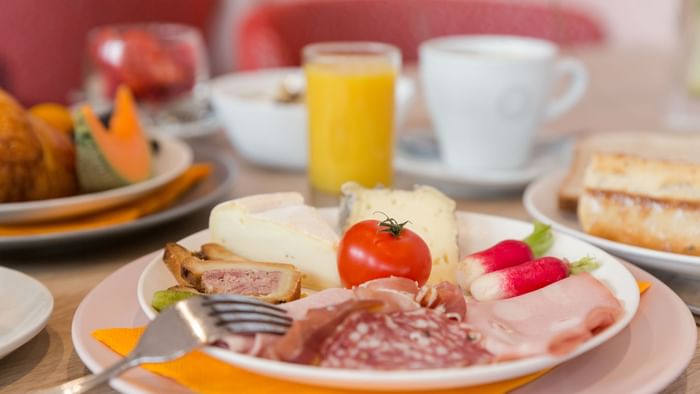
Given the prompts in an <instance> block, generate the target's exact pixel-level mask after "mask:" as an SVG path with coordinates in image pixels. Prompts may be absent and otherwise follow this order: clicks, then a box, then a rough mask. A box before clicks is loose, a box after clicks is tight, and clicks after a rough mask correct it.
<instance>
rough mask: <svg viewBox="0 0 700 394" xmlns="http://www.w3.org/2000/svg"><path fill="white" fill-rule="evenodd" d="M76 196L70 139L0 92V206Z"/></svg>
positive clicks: (73, 156) (76, 185)
mask: <svg viewBox="0 0 700 394" xmlns="http://www.w3.org/2000/svg"><path fill="white" fill-rule="evenodd" d="M77 192H78V181H77V177H76V173H75V151H74V149H73V144H72V143H71V141H70V139H69V138H68V137H67V136H66V135H65V134H64V133H62V132H60V131H58V130H55V129H54V128H52V127H51V126H49V125H48V124H46V123H45V122H44V121H42V120H41V119H39V118H37V117H35V116H33V115H31V114H30V113H29V112H27V111H25V110H24V108H22V106H20V105H19V103H17V101H15V99H14V98H12V96H10V95H9V94H8V93H7V92H5V91H3V90H2V89H0V203H3V202H17V201H29V200H42V199H47V198H56V197H64V196H69V195H72V194H76V193H77Z"/></svg>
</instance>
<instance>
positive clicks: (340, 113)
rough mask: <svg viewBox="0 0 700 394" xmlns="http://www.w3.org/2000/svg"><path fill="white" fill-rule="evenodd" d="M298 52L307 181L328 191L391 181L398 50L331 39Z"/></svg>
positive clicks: (319, 188) (390, 182) (372, 43)
mask: <svg viewBox="0 0 700 394" xmlns="http://www.w3.org/2000/svg"><path fill="white" fill-rule="evenodd" d="M303 57H304V73H305V75H306V108H307V113H308V128H309V130H308V131H309V165H308V168H309V169H308V171H309V179H310V182H311V185H312V186H313V187H314V188H316V189H318V190H320V191H323V192H326V193H331V194H338V193H339V192H340V186H341V185H342V184H343V183H344V182H347V181H355V182H357V183H359V184H361V185H363V186H366V187H374V186H379V185H383V186H391V184H392V180H393V169H392V160H393V146H394V86H395V82H396V78H397V75H398V73H399V70H400V68H401V52H400V51H399V49H398V48H396V47H394V46H391V45H387V44H382V43H375V42H337V43H332V42H331V43H319V44H311V45H307V46H306V47H304V49H303Z"/></svg>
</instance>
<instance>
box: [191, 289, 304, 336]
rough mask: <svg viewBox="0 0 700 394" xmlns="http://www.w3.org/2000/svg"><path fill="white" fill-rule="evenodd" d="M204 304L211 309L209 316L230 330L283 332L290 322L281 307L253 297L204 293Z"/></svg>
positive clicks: (234, 331)
mask: <svg viewBox="0 0 700 394" xmlns="http://www.w3.org/2000/svg"><path fill="white" fill-rule="evenodd" d="M202 305H203V306H208V307H209V308H211V310H212V312H211V313H210V315H211V316H214V317H216V318H217V319H218V321H217V325H219V326H226V328H228V329H229V330H230V331H231V332H233V333H237V334H245V333H270V334H278V335H282V334H284V333H286V332H287V328H288V327H289V326H290V325H291V324H292V318H290V317H289V316H287V314H286V311H285V310H284V309H282V308H279V307H276V306H274V305H271V304H268V303H265V302H263V301H260V300H257V299H255V298H250V297H246V296H241V295H224V294H217V295H211V296H206V297H205V300H204V301H203V302H202Z"/></svg>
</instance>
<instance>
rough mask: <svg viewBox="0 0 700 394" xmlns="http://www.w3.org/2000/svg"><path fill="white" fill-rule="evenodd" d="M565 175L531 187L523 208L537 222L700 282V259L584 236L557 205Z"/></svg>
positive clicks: (573, 217) (558, 174)
mask: <svg viewBox="0 0 700 394" xmlns="http://www.w3.org/2000/svg"><path fill="white" fill-rule="evenodd" d="M565 175H566V173H565V171H556V172H553V173H550V174H548V175H545V176H543V177H542V178H540V179H538V180H537V181H535V182H533V183H532V184H530V185H529V186H528V187H527V189H526V190H525V194H524V196H523V204H524V205H525V209H526V210H527V212H528V213H529V214H530V215H531V216H532V217H533V218H535V219H537V220H539V221H541V222H543V223H546V224H549V225H551V226H552V227H553V228H554V229H555V230H557V231H560V232H562V233H565V234H568V235H571V236H574V237H577V238H579V239H582V240H584V241H586V242H590V243H591V244H593V245H596V246H598V247H601V248H603V249H605V250H607V251H608V252H610V253H612V254H614V255H617V256H620V257H622V258H624V259H627V260H629V261H631V262H633V263H636V264H639V265H641V266H644V267H647V268H653V269H658V270H662V271H668V272H673V273H677V274H681V275H684V276H686V277H687V276H691V277H694V278H700V257H697V256H690V255H684V254H678V253H671V252H664V251H660V250H654V249H648V248H643V247H640V246H634V245H628V244H623V243H620V242H615V241H611V240H608V239H605V238H600V237H596V236H593V235H590V234H586V233H585V232H583V230H582V229H581V227H580V226H579V223H578V219H577V218H576V215H574V214H571V213H568V212H563V211H561V210H560V209H559V207H558V204H557V191H558V189H559V185H560V184H561V182H562V181H563V180H564V177H565Z"/></svg>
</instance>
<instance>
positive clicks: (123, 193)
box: [0, 134, 192, 224]
mask: <svg viewBox="0 0 700 394" xmlns="http://www.w3.org/2000/svg"><path fill="white" fill-rule="evenodd" d="M154 139H155V140H156V141H158V146H159V149H158V151H157V152H156V153H155V154H154V155H153V158H154V161H153V172H154V176H153V177H152V178H151V179H149V180H146V181H143V182H139V183H135V184H133V185H129V186H124V187H120V188H116V189H111V190H106V191H103V192H97V193H87V194H80V195H77V196H71V197H63V198H52V199H49V200H39V201H28V202H13V203H0V223H2V224H8V223H31V222H38V221H46V220H54V219H61V218H66V217H70V216H76V215H79V214H86V213H90V212H95V211H98V210H100V209H105V208H109V207H113V206H115V205H118V204H122V203H125V202H128V201H132V200H134V199H137V198H139V197H141V196H143V195H145V194H147V193H149V192H151V191H153V190H155V189H157V188H159V187H161V186H163V185H165V184H166V183H168V182H170V181H171V180H173V179H175V177H177V176H178V175H180V174H182V173H183V172H184V171H185V170H186V169H187V168H188V167H189V166H190V164H192V149H190V147H189V145H187V144H186V143H184V142H182V141H180V140H178V139H176V138H174V137H169V136H166V135H162V134H160V135H156V136H154Z"/></svg>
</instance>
